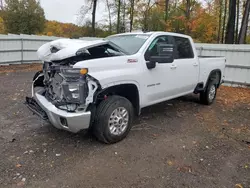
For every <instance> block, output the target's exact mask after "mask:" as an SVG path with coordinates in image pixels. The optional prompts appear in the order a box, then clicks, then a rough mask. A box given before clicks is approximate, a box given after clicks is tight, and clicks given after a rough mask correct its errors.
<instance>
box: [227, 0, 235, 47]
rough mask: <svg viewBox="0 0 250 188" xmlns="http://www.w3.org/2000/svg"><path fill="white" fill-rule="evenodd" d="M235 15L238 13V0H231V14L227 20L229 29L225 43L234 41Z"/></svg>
mask: <svg viewBox="0 0 250 188" xmlns="http://www.w3.org/2000/svg"><path fill="white" fill-rule="evenodd" d="M235 15H236V0H229V16H228V22H227V30H226V37H225V43H226V44H233V43H234V29H235Z"/></svg>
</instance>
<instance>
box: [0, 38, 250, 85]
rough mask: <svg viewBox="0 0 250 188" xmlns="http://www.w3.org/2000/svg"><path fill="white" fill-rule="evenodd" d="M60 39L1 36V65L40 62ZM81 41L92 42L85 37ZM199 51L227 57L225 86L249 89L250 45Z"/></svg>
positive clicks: (203, 47)
mask: <svg viewBox="0 0 250 188" xmlns="http://www.w3.org/2000/svg"><path fill="white" fill-rule="evenodd" d="M55 39H57V37H48V36H35V35H10V34H9V35H0V64H2V65H4V64H5V65H8V64H20V63H35V62H39V61H38V59H37V56H36V50H37V49H38V48H39V47H40V46H41V45H42V44H44V43H46V42H49V41H52V40H55ZM81 39H87V40H91V39H92V40H93V38H88V37H83V38H81ZM196 48H197V51H198V54H199V55H202V56H225V57H226V59H227V63H226V70H225V81H226V83H230V84H236V85H248V86H249V85H250V45H226V44H202V43H197V44H196Z"/></svg>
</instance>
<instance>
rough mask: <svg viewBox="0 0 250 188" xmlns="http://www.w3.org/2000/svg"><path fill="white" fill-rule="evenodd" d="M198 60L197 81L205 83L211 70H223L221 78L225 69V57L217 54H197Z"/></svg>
mask: <svg viewBox="0 0 250 188" xmlns="http://www.w3.org/2000/svg"><path fill="white" fill-rule="evenodd" d="M198 60H199V62H200V76H199V82H203V83H206V82H207V79H208V77H209V74H210V73H211V71H212V70H223V72H221V76H222V78H221V79H223V75H224V70H225V63H226V58H225V57H218V56H198Z"/></svg>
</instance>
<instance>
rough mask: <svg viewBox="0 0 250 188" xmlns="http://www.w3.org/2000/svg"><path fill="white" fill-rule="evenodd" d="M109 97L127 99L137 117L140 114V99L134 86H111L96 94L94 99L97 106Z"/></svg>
mask: <svg viewBox="0 0 250 188" xmlns="http://www.w3.org/2000/svg"><path fill="white" fill-rule="evenodd" d="M110 95H119V96H122V97H125V98H127V99H128V100H129V101H130V102H131V103H132V105H133V107H134V109H135V112H136V114H137V115H139V114H140V98H139V91H138V88H137V86H136V85H135V84H121V85H116V86H111V87H109V88H107V89H104V90H102V91H101V92H99V93H98V95H97V98H96V103H97V105H98V104H99V103H100V102H101V101H102V100H104V99H105V98H106V97H108V96H110Z"/></svg>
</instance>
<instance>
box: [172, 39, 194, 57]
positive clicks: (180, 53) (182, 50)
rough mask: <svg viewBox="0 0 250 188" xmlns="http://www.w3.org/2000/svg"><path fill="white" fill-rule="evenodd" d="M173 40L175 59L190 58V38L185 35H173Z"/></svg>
mask: <svg viewBox="0 0 250 188" xmlns="http://www.w3.org/2000/svg"><path fill="white" fill-rule="evenodd" d="M173 38H174V41H175V54H174V58H175V59H192V58H194V52H193V48H192V45H191V43H190V40H189V39H188V38H185V37H177V36H173Z"/></svg>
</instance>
